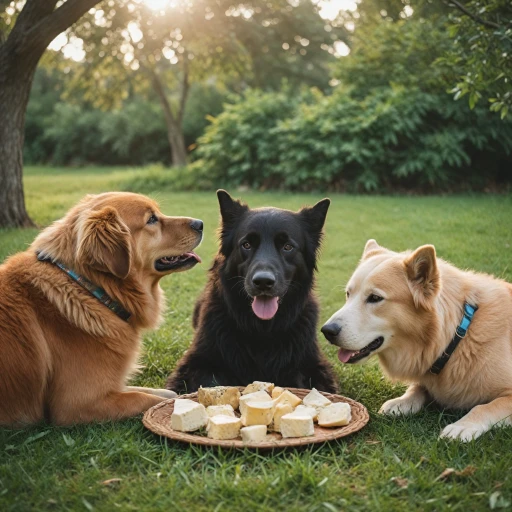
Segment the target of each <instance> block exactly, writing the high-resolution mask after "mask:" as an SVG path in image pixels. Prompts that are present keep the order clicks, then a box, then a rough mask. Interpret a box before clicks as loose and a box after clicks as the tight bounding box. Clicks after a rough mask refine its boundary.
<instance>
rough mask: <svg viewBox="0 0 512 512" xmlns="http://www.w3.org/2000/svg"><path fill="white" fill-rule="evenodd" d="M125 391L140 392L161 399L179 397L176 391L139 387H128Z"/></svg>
mask: <svg viewBox="0 0 512 512" xmlns="http://www.w3.org/2000/svg"><path fill="white" fill-rule="evenodd" d="M125 389H126V391H140V392H141V393H148V394H150V395H155V396H159V397H161V398H176V397H177V396H178V395H177V394H176V393H175V392H174V391H171V390H169V389H159V388H156V389H155V388H141V387H139V386H126V388H125Z"/></svg>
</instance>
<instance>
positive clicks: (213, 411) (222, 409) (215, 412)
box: [206, 404, 235, 418]
mask: <svg viewBox="0 0 512 512" xmlns="http://www.w3.org/2000/svg"><path fill="white" fill-rule="evenodd" d="M206 414H208V417H209V418H212V417H213V416H232V417H233V418H234V417H235V411H233V407H231V405H229V404H227V405H209V406H208V407H207V408H206Z"/></svg>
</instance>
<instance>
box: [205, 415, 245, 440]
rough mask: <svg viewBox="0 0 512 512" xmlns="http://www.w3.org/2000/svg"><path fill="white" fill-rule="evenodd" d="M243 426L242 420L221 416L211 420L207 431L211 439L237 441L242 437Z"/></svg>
mask: <svg viewBox="0 0 512 512" xmlns="http://www.w3.org/2000/svg"><path fill="white" fill-rule="evenodd" d="M241 426H242V423H241V422H240V418H231V417H230V416H222V415H219V416H212V417H211V418H210V421H208V427H207V428H206V431H207V432H208V437H209V438H210V439H221V440H225V439H235V438H237V437H238V436H239V435H240V427H241Z"/></svg>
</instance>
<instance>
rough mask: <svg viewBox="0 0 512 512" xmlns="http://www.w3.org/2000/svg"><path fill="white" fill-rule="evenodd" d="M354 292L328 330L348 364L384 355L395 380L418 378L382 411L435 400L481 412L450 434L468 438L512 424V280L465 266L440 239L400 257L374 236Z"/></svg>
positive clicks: (414, 408) (350, 288)
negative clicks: (445, 251)
mask: <svg viewBox="0 0 512 512" xmlns="http://www.w3.org/2000/svg"><path fill="white" fill-rule="evenodd" d="M346 296H347V299H346V304H345V305H344V306H343V307H342V308H341V309H340V310H339V311H337V312H336V313H335V314H334V315H333V316H332V317H331V318H330V319H329V320H328V321H327V323H326V324H325V325H324V326H323V327H322V332H323V333H324V335H325V337H326V338H327V339H328V340H329V341H330V342H331V343H333V344H335V345H337V346H338V347H340V350H339V353H338V358H339V359H340V361H342V362H343V363H356V362H361V361H366V360H367V359H368V358H369V357H371V356H372V355H378V357H379V361H380V364H381V367H382V369H383V370H384V373H385V374H386V375H387V376H389V377H390V378H392V379H394V380H400V381H404V382H407V383H408V384H409V388H408V389H407V391H406V392H405V394H404V395H403V396H401V397H399V398H394V399H393V400H388V401H387V402H385V403H384V404H383V406H382V408H381V410H380V412H381V413H384V414H397V415H399V414H414V413H416V412H418V411H419V410H420V409H421V408H422V407H423V406H424V404H425V403H427V402H428V401H430V400H432V399H433V400H435V401H436V402H437V403H439V404H440V405H441V406H443V407H448V408H460V409H471V410H470V411H469V412H468V413H467V414H466V415H465V416H464V417H462V418H461V419H460V420H459V421H456V422H455V423H453V424H451V425H448V426H446V427H445V428H444V429H443V431H442V432H441V437H445V438H452V439H455V438H459V439H461V440H463V441H469V440H471V439H474V438H477V437H478V436H480V435H481V434H483V433H484V432H487V431H488V430H489V429H491V428H492V427H493V426H495V425H510V424H511V415H512V285H510V284H509V283H506V282H505V281H502V280H499V279H496V278H494V277H492V276H489V275H485V274H477V273H473V272H467V271H462V270H459V269H458V268H456V267H454V266H453V265H450V264H449V263H447V262H446V261H443V260H442V259H439V258H437V257H436V252H435V248H434V247H433V246H432V245H425V246H423V247H419V248H418V249H416V250H415V251H413V252H405V253H396V252H392V251H390V250H388V249H385V248H383V247H381V246H379V245H378V244H377V242H375V240H369V241H368V242H367V244H366V247H365V249H364V253H363V257H362V260H361V262H360V263H359V266H358V267H357V269H356V271H355V272H354V274H353V275H352V277H351V278H350V280H349V282H348V284H347V287H346ZM472 315H473V317H472V320H469V318H470V317H471V316H472ZM456 332H457V335H456ZM457 343H458V344H457Z"/></svg>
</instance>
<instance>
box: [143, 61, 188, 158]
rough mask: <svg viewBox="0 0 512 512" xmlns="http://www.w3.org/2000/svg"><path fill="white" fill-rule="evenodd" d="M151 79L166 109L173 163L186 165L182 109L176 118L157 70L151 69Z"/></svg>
mask: <svg viewBox="0 0 512 512" xmlns="http://www.w3.org/2000/svg"><path fill="white" fill-rule="evenodd" d="M151 79H152V82H153V88H154V90H155V92H156V94H157V96H158V99H159V100H160V103H161V105H162V108H163V111H164V116H165V125H166V126H167V138H168V140H169V145H170V146H171V159H172V160H171V161H172V165H173V167H184V166H185V165H187V161H188V155H187V147H186V146H185V137H184V135H183V128H182V123H181V120H182V115H181V110H180V113H179V114H178V118H176V116H175V115H174V114H173V112H172V108H171V105H170V103H169V100H168V99H167V95H166V93H165V90H164V86H163V84H162V81H161V80H160V77H159V76H158V74H157V73H156V72H155V71H151ZM184 101H185V100H183V102H184ZM183 106H184V105H183Z"/></svg>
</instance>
